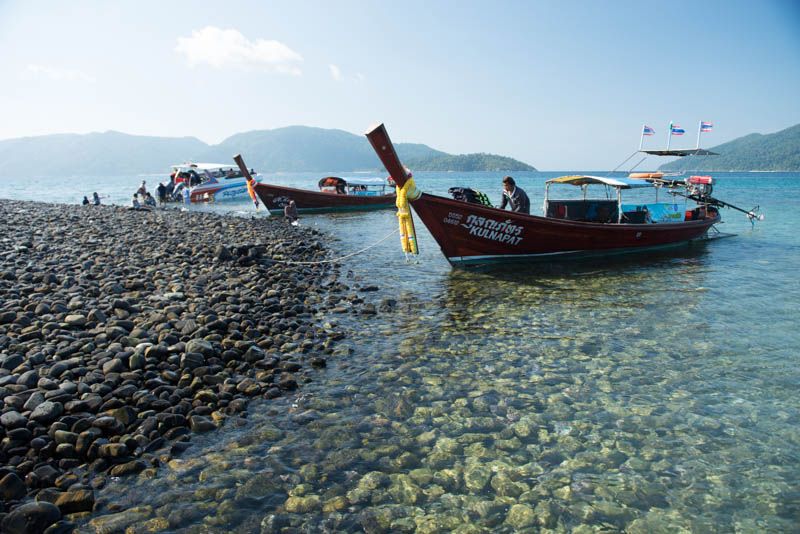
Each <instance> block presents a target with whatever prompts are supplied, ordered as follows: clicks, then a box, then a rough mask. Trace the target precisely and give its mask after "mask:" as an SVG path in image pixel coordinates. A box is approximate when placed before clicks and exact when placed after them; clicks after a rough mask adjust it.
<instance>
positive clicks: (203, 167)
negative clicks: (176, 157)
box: [172, 163, 236, 172]
mask: <svg viewBox="0 0 800 534" xmlns="http://www.w3.org/2000/svg"><path fill="white" fill-rule="evenodd" d="M172 168H173V169H175V170H177V171H179V172H189V171H195V172H196V171H216V170H219V169H236V166H234V165H231V164H230V163H227V164H224V163H181V164H180V165H173V166H172Z"/></svg>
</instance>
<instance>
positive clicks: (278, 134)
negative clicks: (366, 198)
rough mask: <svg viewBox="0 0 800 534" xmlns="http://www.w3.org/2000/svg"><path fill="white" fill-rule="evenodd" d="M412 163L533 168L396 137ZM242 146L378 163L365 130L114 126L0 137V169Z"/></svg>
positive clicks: (102, 165) (122, 169)
mask: <svg viewBox="0 0 800 534" xmlns="http://www.w3.org/2000/svg"><path fill="white" fill-rule="evenodd" d="M395 147H396V148H397V152H398V155H399V156H400V159H401V160H403V162H404V163H405V164H406V165H407V166H408V167H409V168H410V169H412V170H415V171H462V172H465V171H508V172H512V171H535V170H536V169H535V168H534V167H532V166H531V165H528V164H526V163H523V162H521V161H517V160H515V159H513V158H509V157H504V156H498V155H494V154H466V155H453V154H448V153H446V152H442V151H440V150H435V149H433V148H431V147H429V146H427V145H423V144H416V143H396V144H395ZM234 154H242V156H243V157H244V160H245V162H246V163H247V165H248V166H250V167H252V168H254V169H257V170H258V171H259V172H262V173H263V172H303V171H308V172H320V173H346V172H350V171H373V170H375V171H378V170H381V171H382V170H383V167H382V165H381V163H380V160H379V159H378V157H377V156H376V155H375V152H374V151H373V149H372V147H371V146H370V145H369V142H368V141H367V140H366V138H365V137H363V136H359V135H355V134H352V133H349V132H345V131H343V130H331V129H324V128H312V127H309V126H288V127H285V128H277V129H274V130H255V131H251V132H245V133H238V134H235V135H232V136H230V137H228V138H227V139H225V140H224V141H222V142H221V143H219V144H217V145H208V144H206V143H204V142H203V141H201V140H199V139H197V138H195V137H150V136H140V135H129V134H125V133H120V132H114V131H109V132H103V133H90V134H56V135H43V136H36V137H21V138H17V139H7V140H4V141H0V177H22V176H27V177H48V176H79V175H85V176H102V175H114V176H121V175H126V174H155V173H165V174H166V173H167V172H168V171H169V168H170V165H175V164H178V163H182V162H184V161H196V162H214V163H230V164H231V165H233V164H234V163H233V161H232V157H233V155H234Z"/></svg>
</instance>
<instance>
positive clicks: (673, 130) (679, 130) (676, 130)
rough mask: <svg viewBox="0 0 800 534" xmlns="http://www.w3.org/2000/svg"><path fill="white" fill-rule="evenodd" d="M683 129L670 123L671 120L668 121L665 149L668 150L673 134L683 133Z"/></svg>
mask: <svg viewBox="0 0 800 534" xmlns="http://www.w3.org/2000/svg"><path fill="white" fill-rule="evenodd" d="M684 132H685V130H684V129H683V128H681V127H680V126H676V125H675V124H672V121H669V134H668V135H667V150H669V145H670V143H671V142H672V136H673V135H683V134H684Z"/></svg>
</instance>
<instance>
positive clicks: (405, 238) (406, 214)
mask: <svg viewBox="0 0 800 534" xmlns="http://www.w3.org/2000/svg"><path fill="white" fill-rule="evenodd" d="M395 189H396V190H397V200H396V201H395V206H397V221H398V223H399V224H400V244H401V245H402V246H403V252H405V253H406V254H419V249H418V248H417V232H416V230H415V229H414V219H413V218H412V217H411V207H410V205H409V203H408V201H409V200H412V201H413V200H417V199H418V198H419V196H420V195H421V194H422V192H421V191H420V190H419V189H417V185H416V184H415V183H414V179H413V178H411V176H410V175H409V177H408V180H406V183H405V184H404V185H403V187H397V186H395Z"/></svg>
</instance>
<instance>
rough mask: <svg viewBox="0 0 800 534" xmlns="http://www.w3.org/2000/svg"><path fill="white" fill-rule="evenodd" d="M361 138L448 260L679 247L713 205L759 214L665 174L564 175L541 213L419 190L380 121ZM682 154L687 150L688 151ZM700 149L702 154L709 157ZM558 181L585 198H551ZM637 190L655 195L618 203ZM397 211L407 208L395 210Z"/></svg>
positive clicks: (708, 217)
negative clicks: (662, 194)
mask: <svg viewBox="0 0 800 534" xmlns="http://www.w3.org/2000/svg"><path fill="white" fill-rule="evenodd" d="M366 136H367V139H369V141H370V143H371V144H372V147H373V148H374V149H375V152H377V154H378V157H379V158H380V160H381V161H382V162H383V165H384V166H385V167H386V169H387V170H388V171H389V174H390V175H391V177H392V179H393V180H394V182H395V183H396V184H397V186H398V187H399V188H402V189H401V190H400V192H401V193H402V194H404V195H405V198H407V200H408V202H409V203H410V205H411V207H413V209H414V211H415V212H416V214H417V215H418V216H419V218H420V219H421V220H422V222H423V223H424V224H425V226H426V227H427V229H428V230H429V231H430V233H431V235H432V236H433V238H434V240H436V242H437V244H438V245H439V247H440V248H441V250H442V253H443V254H444V256H445V257H446V258H447V261H448V262H450V264H451V265H472V264H483V263H503V262H507V261H516V260H547V261H551V260H557V259H567V258H575V257H585V256H602V255H612V254H620V253H628V252H635V251H641V250H647V249H654V248H662V247H671V246H677V245H682V244H686V243H690V242H692V241H695V240H701V239H707V238H708V237H709V234H710V232H709V230H711V229H712V227H713V226H714V225H716V224H718V223H720V222H721V217H720V213H719V210H718V208H719V207H721V206H726V207H732V208H735V209H739V210H740V211H744V212H745V213H748V217H750V218H751V221H752V220H754V218H759V219H760V218H763V216H758V215H756V214H755V211H757V209H758V208H757V207H756V208H753V210H750V211H749V212H748V211H745V210H741V209H740V208H736V207H735V206H731V205H729V204H727V203H724V202H722V201H719V200H717V199H714V198H713V197H711V196H710V194H711V188H712V183H713V180H712V179H711V178H710V177H705V176H704V177H692V178H690V179H689V180H686V181H683V182H679V181H677V180H665V179H663V178H650V179H643V178H609V177H599V176H588V175H579V176H564V177H560V178H554V179H552V180H548V182H547V183H546V188H545V200H544V210H543V215H542V216H538V215H529V214H526V213H519V212H513V211H505V210H501V209H498V208H495V207H493V206H487V205H484V204H481V203H472V202H467V201H463V200H456V199H451V198H446V197H441V196H437V195H432V194H428V193H423V192H422V191H420V190H419V189H418V188H417V186H416V184H414V182H413V178H410V177H409V175H408V174H407V170H406V168H405V167H404V166H403V165H402V164H401V163H400V160H399V159H398V157H397V152H396V151H395V149H394V146H393V145H392V142H391V140H390V139H389V135H388V133H387V132H386V128H385V127H384V125H383V124H378V125H375V126H372V127H370V128H369V130H368V131H367V132H366ZM700 150H702V149H700ZM643 152H645V151H643ZM661 152H663V151H661ZM677 152H680V151H671V152H670V153H669V154H660V155H673V156H674V155H680V154H678V153H677ZM682 152H686V154H684V155H689V153H688V152H690V151H682ZM705 152H706V153H707V154H703V155H713V154H712V153H708V151H705ZM694 154H697V152H694ZM556 185H558V186H562V185H563V186H572V187H577V188H580V189H581V190H582V193H583V195H582V198H580V195H572V196H573V197H575V196H578V197H579V198H577V199H575V198H573V199H566V198H563V199H558V198H555V199H554V198H551V197H550V196H549V190H550V187H551V186H556ZM589 186H595V187H599V188H601V189H606V191H607V194H606V195H604V196H603V197H600V196H597V197H595V196H588V195H587V188H588V187H589ZM664 188H666V189H667V190H669V191H670V192H671V193H673V194H674V196H673V199H672V202H658V196H657V195H658V192H659V190H661V189H664ZM634 189H642V190H648V189H649V190H650V191H653V192H655V194H656V199H655V201H654V202H636V203H630V202H627V203H626V202H625V201H623V192H626V193H627V192H628V191H630V190H634ZM579 192H581V191H579ZM638 196H640V195H637V197H638ZM662 200H663V199H662ZM689 201H691V204H689ZM398 206H400V202H398ZM401 211H402V209H401ZM398 215H399V216H401V215H404V214H402V213H401V212H398ZM409 215H410V214H409ZM401 219H402V217H401ZM412 232H413V224H412V225H409V226H406V227H405V229H404V227H402V226H401V236H403V237H402V238H403V239H406V240H407V239H408V234H410V233H412ZM714 232H715V233H716V229H714ZM414 248H415V245H414V246H413V247H409V248H407V247H406V244H405V241H404V250H406V252H407V253H408V251H409V250H413V249H414Z"/></svg>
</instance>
